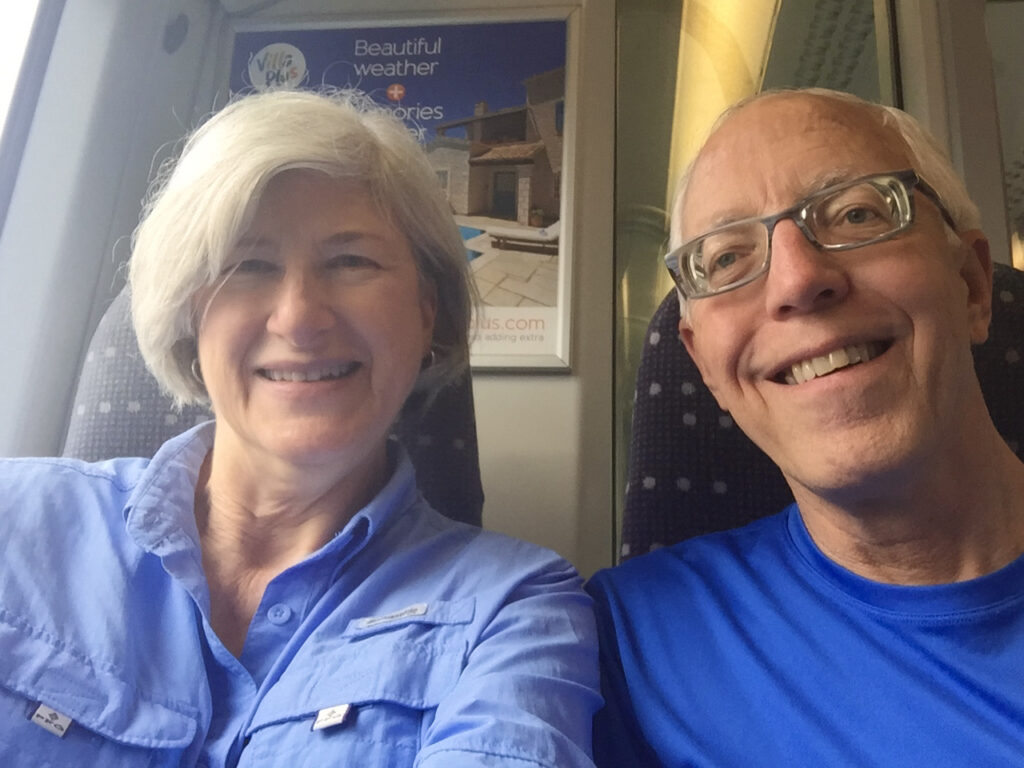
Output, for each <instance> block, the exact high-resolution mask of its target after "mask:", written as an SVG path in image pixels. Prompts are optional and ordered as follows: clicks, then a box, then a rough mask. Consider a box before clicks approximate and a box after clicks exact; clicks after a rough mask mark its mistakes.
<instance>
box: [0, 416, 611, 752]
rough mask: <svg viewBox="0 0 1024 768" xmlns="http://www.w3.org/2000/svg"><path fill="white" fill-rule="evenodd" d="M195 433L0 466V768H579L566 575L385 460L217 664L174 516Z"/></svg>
mask: <svg viewBox="0 0 1024 768" xmlns="http://www.w3.org/2000/svg"><path fill="white" fill-rule="evenodd" d="M212 439H213V425H212V424H206V425H202V426H200V427H197V428H195V429H193V430H191V431H189V432H187V433H185V434H183V435H181V436H179V437H177V438H175V439H173V440H171V441H169V442H168V443H166V444H165V445H164V446H163V447H162V448H161V449H160V451H159V452H158V453H157V455H156V456H155V457H154V458H153V459H152V460H151V461H150V460H142V459H118V460H114V461H109V462H103V463H99V464H84V463H81V462H77V461H71V460H63V459H11V460H4V461H0V543H2V544H0V546H2V547H3V558H2V561H0V765H4V766H33V767H38V766H46V765H53V766H65V765H67V766H72V765H74V766H79V765H81V766H119V768H133V767H134V766H147V767H148V766H207V767H208V768H214V766H217V767H219V766H240V767H244V766H252V767H253V768H255V767H257V766H275V767H279V766H284V767H285V768H299V767H300V766H316V767H317V768H320V767H321V766H328V765H350V766H373V767H376V766H413V765H416V766H423V767H424V768H427V767H428V766H443V767H444V768H457V767H458V766H502V765H509V766H519V767H525V766H545V767H549V768H567V767H571V766H589V765H591V762H590V758H589V754H590V722H591V716H592V714H593V712H594V711H595V710H596V709H597V707H598V706H599V704H600V698H599V695H598V693H597V690H598V674H597V651H596V640H595V629H594V620H593V615H592V612H591V606H590V602H589V599H588V598H587V597H586V596H585V595H584V593H583V592H582V591H581V589H580V579H579V577H578V576H577V574H576V573H575V572H574V570H573V569H572V567H571V566H570V565H568V564H567V563H566V562H565V561H563V560H561V559H560V558H558V557H557V556H556V555H554V554H553V553H551V552H548V551H546V550H543V549H540V548H538V547H535V546H532V545H529V544H526V543H523V542H520V541H516V540H513V539H509V538H506V537H503V536H500V535H498V534H494V533H488V532H485V531H481V530H479V529H476V528H473V527H470V526H466V525H462V524H459V523H455V522H453V521H451V520H448V519H447V518H445V517H442V516H441V515H439V514H437V513H436V512H435V511H434V510H432V509H431V508H430V507H429V506H428V505H427V504H426V502H424V500H423V499H422V497H421V496H420V495H419V493H418V492H417V490H416V484H415V476H414V472H413V469H412V465H411V464H410V462H409V460H408V459H407V458H406V457H405V456H404V455H402V454H401V451H400V449H399V450H398V453H397V458H396V462H395V464H396V469H395V471H394V474H393V476H392V478H391V480H390V482H389V483H388V484H387V486H386V487H385V488H384V489H383V490H382V491H381V492H380V493H379V494H378V495H377V497H376V498H375V499H374V500H373V501H372V502H371V503H370V504H369V505H368V506H367V507H366V508H364V509H363V510H361V511H360V512H359V513H358V514H356V515H355V517H353V519H352V520H351V521H350V522H349V524H348V525H346V526H345V528H344V529H343V530H342V531H341V532H340V533H339V534H338V535H337V536H335V537H334V539H332V540H331V541H330V542H328V543H327V544H326V545H325V546H324V547H323V548H321V549H320V550H319V551H317V552H315V553H314V554H313V555H311V556H310V557H309V558H307V559H306V560H304V561H303V562H302V563H299V564H298V565H296V566H294V567H292V568H289V569H288V570H286V571H285V572H283V573H281V574H280V575H279V576H277V577H276V578H275V579H274V580H273V581H271V582H270V584H269V585H268V586H267V589H266V592H265V593H264V595H263V599H262V602H261V604H260V606H259V608H258V610H257V612H256V615H255V616H254V617H253V620H252V624H251V625H250V628H249V633H248V635H247V637H246V641H245V646H244V650H243V652H242V655H241V658H235V657H234V656H233V655H232V654H230V653H229V652H228V651H227V649H226V648H225V647H224V646H223V644H222V643H221V642H220V640H219V639H218V638H217V636H216V634H215V633H214V632H213V631H212V629H211V628H210V624H209V615H210V613H209V607H210V605H209V604H210V599H209V592H208V589H207V586H206V580H205V577H204V575H203V571H202V565H201V558H200V548H199V538H198V534H197V531H196V526H195V520H194V510H193V498H194V489H195V484H196V478H197V475H198V472H199V467H200V465H201V463H202V461H203V459H204V457H205V455H206V453H207V451H208V450H209V448H210V445H211V443H212Z"/></svg>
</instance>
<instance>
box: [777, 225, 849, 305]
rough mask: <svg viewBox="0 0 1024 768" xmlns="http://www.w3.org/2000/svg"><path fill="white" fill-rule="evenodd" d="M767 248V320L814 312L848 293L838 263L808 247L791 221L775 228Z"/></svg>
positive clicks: (816, 249) (807, 240)
mask: <svg viewBox="0 0 1024 768" xmlns="http://www.w3.org/2000/svg"><path fill="white" fill-rule="evenodd" d="M771 248H772V255H771V266H770V267H769V269H768V276H767V283H766V291H765V295H766V301H767V303H768V306H767V308H768V313H769V315H770V316H771V317H774V318H777V319H781V318H783V317H786V316H789V315H794V314H802V313H805V312H813V311H818V310H821V309H824V308H826V307H829V306H831V305H833V304H835V303H837V302H839V301H842V299H843V298H844V297H845V296H846V294H847V293H848V292H849V283H848V277H847V274H846V271H845V270H844V269H843V267H842V265H841V264H840V263H839V260H838V259H836V258H835V257H834V256H833V254H831V253H829V252H827V251H823V250H821V249H820V248H819V247H818V246H816V245H815V244H814V243H812V242H811V241H810V240H809V239H808V238H807V236H806V235H805V234H804V233H803V231H802V230H801V229H800V228H799V227H798V226H797V224H796V222H794V221H792V220H791V219H784V220H783V221H780V222H779V223H778V224H776V226H775V231H774V232H773V233H772V244H771Z"/></svg>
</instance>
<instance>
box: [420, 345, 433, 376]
mask: <svg viewBox="0 0 1024 768" xmlns="http://www.w3.org/2000/svg"><path fill="white" fill-rule="evenodd" d="M436 362H437V352H435V351H434V348H433V347H431V348H430V357H424V358H423V361H422V362H421V363H420V370H421V371H425V370H427V368H433V367H434V364H435V363H436Z"/></svg>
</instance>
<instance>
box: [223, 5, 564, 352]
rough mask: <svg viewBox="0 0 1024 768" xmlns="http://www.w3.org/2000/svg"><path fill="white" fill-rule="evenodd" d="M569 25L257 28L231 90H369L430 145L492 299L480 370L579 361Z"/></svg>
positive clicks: (482, 318) (240, 37)
mask: <svg viewBox="0 0 1024 768" xmlns="http://www.w3.org/2000/svg"><path fill="white" fill-rule="evenodd" d="M566 32H567V30H566V22H565V21H564V20H554V21H508V22H490V23H461V24H419V25H416V26H387V27H360V26H346V27H341V28H338V27H332V28H313V29H274V30H266V29H262V30H261V29H252V30H240V31H238V32H237V33H236V35H235V40H234V49H233V51H232V58H231V74H230V81H229V87H230V88H231V90H232V91H234V92H238V91H246V90H266V89H272V88H320V87H324V86H329V87H335V88H343V89H356V90H359V91H362V92H364V93H366V94H367V95H369V96H370V97H371V98H372V99H374V100H375V101H376V102H377V103H379V104H380V105H381V106H383V107H384V108H385V109H387V110H389V111H391V112H392V113H393V114H395V116H397V117H398V118H400V119H401V120H403V121H404V122H405V123H406V125H407V126H408V127H409V130H410V131H411V132H412V133H413V134H414V135H415V137H416V138H417V140H419V141H420V142H421V143H422V144H423V146H424V149H425V150H426V153H427V156H428V158H429V159H430V162H431V165H432V166H433V167H434V170H435V172H436V173H437V177H438V183H439V184H440V185H441V187H442V188H443V189H444V191H445V194H446V196H447V197H448V200H449V203H450V204H451V208H452V211H453V213H454V214H455V216H456V221H457V222H458V224H459V228H460V230H461V232H462V237H463V240H464V242H465V246H466V257H467V260H468V262H469V268H470V271H471V273H472V276H473V280H474V282H475V284H476V287H477V289H478V292H479V295H480V297H481V300H482V308H481V311H480V312H478V313H477V315H476V317H475V318H474V325H475V331H476V333H475V341H474V342H473V350H472V351H473V362H474V365H477V366H480V365H487V366H500V367H516V366H517V365H519V366H521V365H529V366H531V367H533V366H537V365H540V366H560V365H566V364H567V362H568V361H567V350H566V348H565V343H564V340H565V339H567V338H568V320H569V315H568V311H567V307H566V306H565V305H566V304H567V300H566V299H565V297H566V296H567V292H566V290H565V281H566V280H567V278H566V276H567V274H568V272H567V265H566V264H565V263H564V262H565V260H566V259H567V258H568V253H567V251H568V248H567V247H566V243H565V238H564V237H563V236H562V218H563V216H562V210H563V201H562V199H561V198H562V174H563V161H564V157H565V152H564V148H563V137H564V128H565V94H566V81H565V75H566Z"/></svg>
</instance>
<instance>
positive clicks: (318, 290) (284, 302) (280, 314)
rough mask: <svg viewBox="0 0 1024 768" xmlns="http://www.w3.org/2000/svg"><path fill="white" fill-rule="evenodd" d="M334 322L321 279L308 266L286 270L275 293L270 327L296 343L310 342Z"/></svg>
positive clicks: (290, 341)
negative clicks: (306, 267) (310, 272)
mask: <svg viewBox="0 0 1024 768" xmlns="http://www.w3.org/2000/svg"><path fill="white" fill-rule="evenodd" d="M333 323H334V314H333V310H332V307H331V305H330V302H329V301H328V297H327V296H326V295H325V294H324V288H323V285H322V283H321V281H318V280H317V279H316V276H315V275H312V274H309V271H308V270H304V271H296V272H291V271H289V272H286V273H285V275H284V278H283V279H282V280H281V282H280V284H279V285H278V290H277V292H276V294H275V296H274V305H273V307H272V311H271V313H270V317H269V318H268V320H267V330H268V331H270V332H271V333H273V334H276V335H278V336H281V337H282V338H284V339H286V340H287V341H288V342H289V343H291V344H293V345H294V346H299V347H301V346H307V345H309V344H311V343H313V342H314V341H316V339H317V338H318V337H319V336H320V335H321V334H322V333H323V332H324V331H326V330H327V329H328V328H330V327H331V326H332V325H333Z"/></svg>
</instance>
